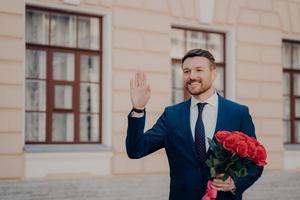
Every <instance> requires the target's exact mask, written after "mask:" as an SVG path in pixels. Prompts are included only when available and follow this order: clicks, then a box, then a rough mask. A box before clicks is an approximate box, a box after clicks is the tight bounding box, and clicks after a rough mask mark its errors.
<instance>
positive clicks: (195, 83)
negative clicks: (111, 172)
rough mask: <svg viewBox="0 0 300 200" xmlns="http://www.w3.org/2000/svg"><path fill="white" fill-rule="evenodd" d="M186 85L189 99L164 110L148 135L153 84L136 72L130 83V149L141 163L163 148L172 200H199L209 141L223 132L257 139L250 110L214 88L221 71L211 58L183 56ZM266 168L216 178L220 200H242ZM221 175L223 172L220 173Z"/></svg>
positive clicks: (198, 54) (196, 52)
mask: <svg viewBox="0 0 300 200" xmlns="http://www.w3.org/2000/svg"><path fill="white" fill-rule="evenodd" d="M182 70H183V79H184V87H185V89H186V90H187V91H188V92H189V93H190V94H191V98H189V99H188V100H187V101H184V102H182V103H179V104H176V105H173V106H169V107H167V108H165V110H164V112H163V114H162V115H161V116H160V118H159V119H158V120H157V122H156V123H155V124H154V126H153V127H152V128H151V129H149V130H148V131H146V132H145V133H144V126H145V117H146V111H145V107H146V104H147V102H148V101H149V99H150V93H151V90H150V86H149V85H148V84H147V82H146V75H145V74H144V73H142V72H138V73H137V74H136V75H135V77H134V78H133V79H132V80H131V82H130V96H131V102H132V105H133V109H132V111H131V112H130V114H129V115H128V129H127V137H126V149H127V154H128V156H129V157H130V158H133V159H138V158H141V157H144V156H146V155H148V154H150V153H152V152H154V151H157V150H159V149H161V148H165V150H166V154H167V156H168V161H169V166H170V178H171V183H170V194H169V199H170V200H200V199H201V197H202V196H203V195H204V194H205V189H206V184H207V181H208V177H209V169H208V167H207V166H206V164H205V160H206V159H207V156H208V155H209V153H210V152H209V151H208V148H209V146H208V141H207V137H209V138H213V137H214V134H215V133H216V132H217V131H219V130H227V131H241V132H244V133H246V134H248V135H249V136H251V137H255V130H254V125H253V122H252V119H251V116H250V114H249V111H248V107H246V106H243V105H240V104H237V103H234V102H232V101H229V100H227V99H225V98H223V97H221V96H220V95H219V94H217V93H216V90H215V88H214V86H213V82H214V80H215V79H216V75H217V70H216V64H215V59H214V57H213V55H212V54H211V53H210V52H208V51H206V50H202V49H193V50H190V51H188V52H187V53H186V55H185V56H184V57H183V58H182ZM262 170H263V168H262V167H257V166H255V165H254V164H253V165H251V166H249V168H248V175H247V176H245V177H241V178H236V179H235V180H233V178H232V177H229V178H228V179H227V180H225V181H222V180H221V179H220V178H216V179H214V180H213V188H214V189H215V190H217V191H218V196H217V200H225V199H226V200H228V199H234V200H241V199H242V193H243V192H244V191H245V190H246V189H247V188H248V187H250V186H251V185H252V184H253V183H254V182H255V181H256V180H257V179H258V178H259V177H260V175H261V173H262ZM220 176H222V174H221V175H220Z"/></svg>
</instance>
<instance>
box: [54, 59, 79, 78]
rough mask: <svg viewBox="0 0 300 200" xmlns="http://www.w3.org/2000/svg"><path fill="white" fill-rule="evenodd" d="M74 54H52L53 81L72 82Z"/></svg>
mask: <svg viewBox="0 0 300 200" xmlns="http://www.w3.org/2000/svg"><path fill="white" fill-rule="evenodd" d="M74 63H75V60H74V54H71V53H54V54H53V79H54V80H67V81H73V80H74V66H75V64H74Z"/></svg>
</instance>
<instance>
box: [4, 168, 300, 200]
mask: <svg viewBox="0 0 300 200" xmlns="http://www.w3.org/2000/svg"><path fill="white" fill-rule="evenodd" d="M168 188H169V177H168V176H167V175H147V176H104V177H100V176H93V177H77V178H74V177H73V178H70V177H69V178H63V177H62V178H55V179H53V178H52V179H46V178H44V179H39V180H36V179H35V180H28V179H27V180H1V181H0V200H167V199H168V191H169V189H168ZM286 199H289V200H300V171H267V172H265V173H264V174H263V176H262V177H261V178H260V179H259V181H257V182H256V183H255V184H254V185H253V186H252V187H251V188H249V189H248V190H247V191H246V192H245V195H244V200H286Z"/></svg>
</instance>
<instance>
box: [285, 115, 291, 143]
mask: <svg viewBox="0 0 300 200" xmlns="http://www.w3.org/2000/svg"><path fill="white" fill-rule="evenodd" d="M283 130H284V134H283V135H284V142H287V143H290V142H291V122H290V121H286V120H285V121H283Z"/></svg>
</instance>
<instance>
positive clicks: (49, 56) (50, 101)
mask: <svg viewBox="0 0 300 200" xmlns="http://www.w3.org/2000/svg"><path fill="white" fill-rule="evenodd" d="M28 9H32V10H37V11H44V12H48V13H49V32H48V37H49V38H48V44H36V43H29V42H27V41H26V39H25V42H26V50H27V49H30V50H42V51H45V53H46V79H45V80H44V79H43V80H44V81H45V84H46V96H45V99H46V111H45V112H44V111H32V110H27V109H26V108H25V113H27V112H37V113H39V112H42V113H45V114H46V121H45V125H46V127H45V129H46V130H45V141H30V140H25V144H102V101H103V100H102V90H103V89H102V86H103V79H102V72H103V69H102V67H103V66H102V65H103V63H102V61H103V16H99V15H93V14H86V13H80V12H71V11H64V10H59V9H51V8H45V7H39V6H31V5H30V6H26V11H27V10H28ZM26 11H25V12H26ZM51 13H59V14H67V15H74V16H76V24H77V26H76V47H62V46H57V45H51V43H50V41H51V34H50V33H51ZM81 16H83V17H95V18H98V19H99V49H97V50H95V49H85V48H78V47H77V46H78V29H79V26H78V17H81ZM54 52H59V53H72V54H74V80H73V81H67V80H53V77H52V73H53V70H52V69H53V66H52V62H53V53H54ZM82 55H88V56H90V55H91V56H93V55H97V56H98V57H99V66H98V67H99V72H98V73H99V82H92V81H90V82H87V81H81V80H80V56H82ZM27 79H30V80H39V79H33V78H27V77H25V81H26V80H27ZM81 83H97V84H98V87H99V99H98V100H99V102H98V107H99V111H98V113H94V112H89V113H88V114H91V115H92V114H97V115H98V117H99V121H98V124H99V126H98V134H99V139H98V141H80V114H87V113H86V112H80V84H81ZM55 85H72V88H73V89H72V109H61V108H54V101H55V99H54V89H55ZM54 111H58V112H59V113H73V114H74V132H73V134H74V141H72V142H67V141H52V121H53V120H52V113H53V112H54ZM70 111H72V112H70ZM25 134H26V133H25Z"/></svg>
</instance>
